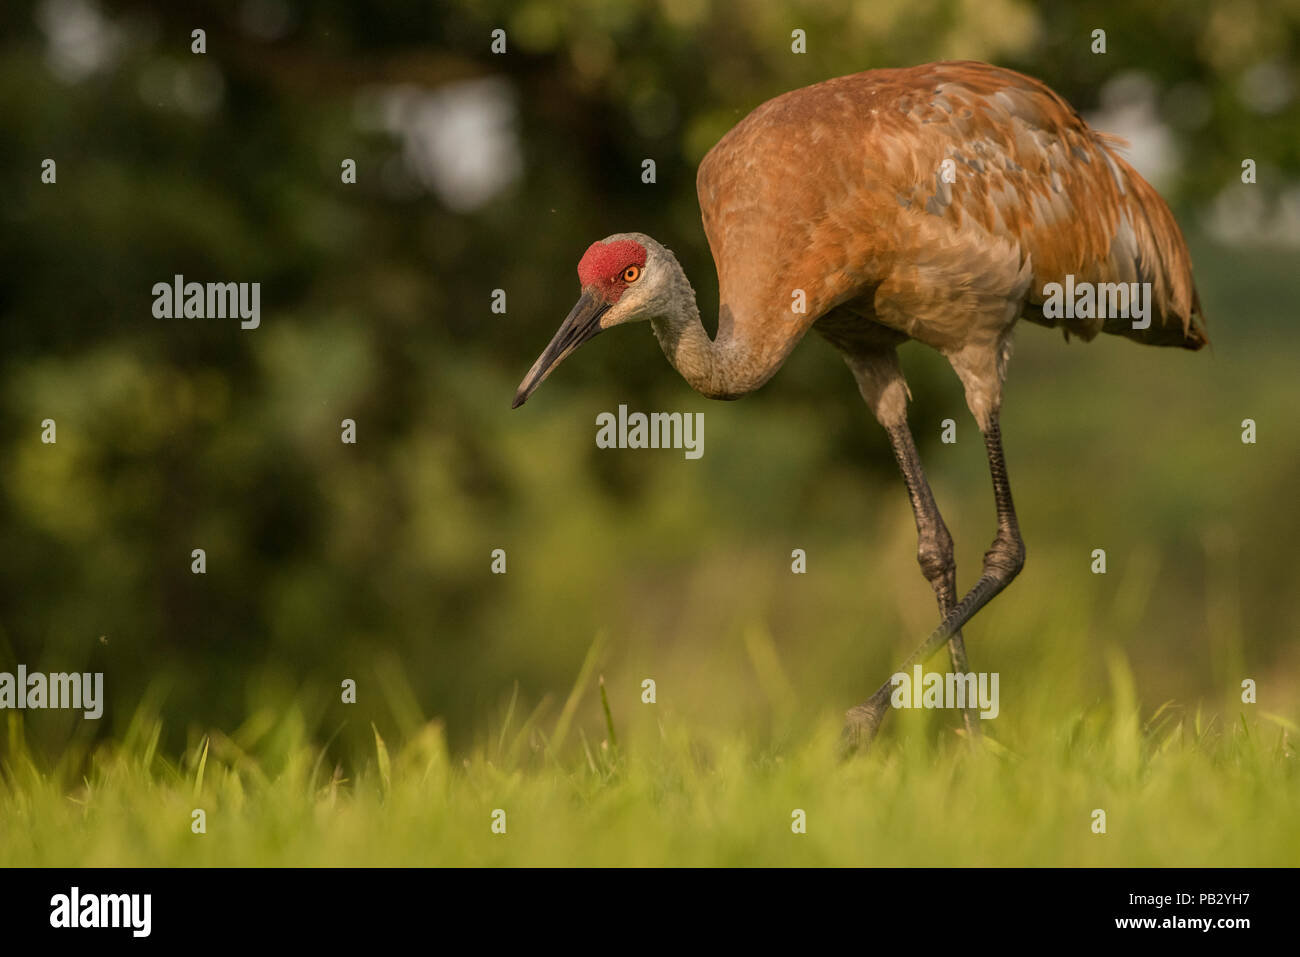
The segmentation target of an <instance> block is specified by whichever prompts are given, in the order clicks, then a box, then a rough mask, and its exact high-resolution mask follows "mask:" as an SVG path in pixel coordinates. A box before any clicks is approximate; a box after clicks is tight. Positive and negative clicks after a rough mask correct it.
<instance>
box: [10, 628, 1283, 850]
mask: <svg viewBox="0 0 1300 957" xmlns="http://www.w3.org/2000/svg"><path fill="white" fill-rule="evenodd" d="M590 660H594V656H589V661H590ZM1109 665H1110V682H1111V693H1110V694H1109V696H1107V697H1106V698H1105V699H1103V700H1100V701H1098V702H1096V703H1095V704H1094V705H1093V706H1091V707H1089V708H1087V709H1084V710H1075V709H1072V708H1069V707H1064V708H1063V709H1062V710H1060V711H1058V712H1057V713H1054V714H1047V713H1043V712H1042V710H1041V709H1042V708H1043V707H1049V708H1050V702H1051V701H1052V700H1054V699H1053V698H1052V697H1051V696H1050V695H1042V696H1039V697H1038V698H1037V700H1036V705H1035V706H1034V707H1033V708H1029V709H1026V708H1020V709H1019V712H1020V715H1021V717H1020V718H1019V719H1017V718H1016V717H1014V712H1015V711H1016V709H1014V708H1012V709H1008V708H1007V704H1008V702H1007V699H1006V696H1005V693H1004V699H1003V708H1004V716H1003V717H1000V718H998V719H995V720H993V721H989V722H985V724H986V725H988V726H989V733H988V734H987V735H986V737H985V743H984V744H976V745H974V746H972V745H971V744H970V743H969V742H968V741H967V740H965V739H964V738H963V737H962V736H961V735H959V734H957V733H956V732H955V731H953V730H952V729H953V727H955V721H954V720H953V716H952V714H951V713H935V712H927V713H902V712H900V713H898V714H894V715H891V716H890V718H889V722H888V725H887V727H888V730H887V731H886V732H885V733H884V734H883V735H882V737H881V739H880V740H879V741H878V743H877V746H876V747H875V748H874V749H873V750H872V751H871V752H870V753H869V754H867V755H865V756H862V757H859V758H855V759H852V760H849V761H841V760H839V759H838V758H837V743H838V724H837V723H836V722H835V721H834V720H833V718H832V716H831V715H829V714H828V715H824V716H823V719H822V720H819V721H817V722H815V723H813V724H811V725H809V726H808V727H806V728H803V729H801V730H796V731H791V732H789V733H788V734H785V735H778V740H775V741H769V742H768V743H766V744H763V745H757V744H755V743H753V738H752V736H750V735H746V734H744V733H740V732H735V731H731V732H714V731H709V730H707V729H706V728H705V727H702V726H699V725H692V724H690V723H687V722H686V721H684V720H681V719H678V718H675V717H673V715H672V714H671V711H670V710H664V711H659V710H657V709H658V708H659V706H658V705H643V706H642V707H643V708H644V709H645V711H646V712H654V713H646V714H643V716H642V717H640V718H639V719H638V720H636V721H634V722H632V725H633V727H631V728H627V729H616V728H615V726H614V717H613V714H612V711H611V709H610V708H609V707H608V705H607V704H605V703H604V702H602V700H601V699H602V695H601V694H599V693H598V692H597V689H596V682H595V681H594V680H592V677H591V676H590V673H589V670H588V669H584V673H583V675H582V676H581V685H580V686H579V687H575V689H574V693H573V694H572V695H571V696H570V698H569V701H568V702H567V703H566V706H565V708H564V709H563V710H562V711H561V713H560V714H559V716H558V717H555V718H553V719H551V720H546V721H543V720H541V719H540V717H539V712H538V711H537V710H534V713H533V714H532V715H530V716H528V717H522V713H523V709H521V708H520V707H518V701H517V700H515V699H512V700H511V702H510V703H509V705H508V706H507V708H506V712H505V715H504V716H503V718H502V721H501V723H500V727H499V728H498V729H497V731H496V732H495V733H494V734H493V735H492V737H491V739H490V740H487V741H485V743H484V744H483V745H481V746H480V747H478V748H477V749H475V751H474V752H473V753H472V754H470V755H468V756H466V757H464V758H462V759H459V760H454V759H453V758H452V757H451V756H450V755H449V753H448V748H447V746H446V743H445V738H444V733H443V728H442V726H441V724H440V723H439V722H436V721H435V722H429V723H426V724H424V725H423V726H421V727H418V728H416V729H415V730H414V731H413V732H412V733H410V734H409V735H406V736H405V737H404V740H402V741H400V742H398V741H385V740H384V739H383V737H382V736H381V735H380V733H379V731H377V730H372V734H371V740H372V742H373V748H372V750H371V751H370V752H369V754H367V755H356V756H355V758H356V759H357V765H358V769H357V771H356V772H355V774H354V775H351V776H349V775H346V774H345V773H344V772H343V770H342V769H341V767H340V765H339V764H338V763H337V762H336V757H335V756H333V755H332V754H331V748H330V747H316V746H312V745H311V744H309V743H308V741H307V739H306V737H305V734H304V731H303V722H302V720H301V718H300V717H299V716H298V715H296V714H295V713H294V712H292V711H290V713H287V714H285V715H282V716H280V717H279V718H278V719H277V720H275V721H272V720H270V719H269V716H268V715H262V716H261V718H260V719H258V720H255V721H250V723H249V724H248V725H246V726H245V727H244V728H241V729H240V730H239V731H238V732H237V733H236V734H234V735H232V736H227V735H225V734H222V733H220V732H217V731H213V732H211V733H210V734H208V735H204V736H202V737H201V738H200V739H198V740H196V741H195V742H194V744H193V745H192V746H191V747H190V748H189V749H187V751H186V753H185V754H183V755H181V756H180V757H179V759H178V760H170V759H168V758H167V757H165V756H164V755H162V754H160V753H159V752H158V750H157V744H158V741H159V740H160V737H161V731H162V727H161V722H160V721H159V720H158V719H157V718H155V717H151V716H149V715H148V714H147V713H146V712H145V711H144V710H143V709H142V710H141V712H140V713H138V714H137V716H136V720H135V721H133V722H132V724H131V728H130V731H129V733H128V734H127V735H126V736H125V739H124V740H123V741H121V742H118V743H113V744H106V745H102V746H100V747H98V748H97V749H95V750H93V751H92V752H91V753H89V754H78V753H76V751H75V749H74V750H70V751H69V752H68V753H66V754H65V755H64V758H63V760H62V761H61V762H60V763H59V764H58V765H56V766H54V767H52V768H50V769H47V770H45V771H44V772H42V771H38V770H37V766H36V763H35V762H34V760H33V758H32V757H31V756H29V755H28V754H26V752H25V750H24V748H23V746H22V742H21V734H22V731H21V724H20V721H19V720H18V719H17V718H16V716H15V715H14V714H13V713H10V715H9V719H10V723H9V742H8V744H9V755H10V756H9V758H8V760H7V761H5V762H4V765H3V774H2V776H0V863H2V864H4V865H6V866H14V865H37V866H47V865H91V866H108V865H197V866H223V865H272V866H278V865H307V866H315V865H452V866H460V865H952V864H955V865H981V864H987V865H1049V866H1061V865H1086V866H1093V865H1097V866H1100V865H1139V866H1154V865H1294V864H1295V862H1296V861H1297V860H1300V771H1298V770H1297V761H1296V752H1295V740H1296V735H1297V733H1300V731H1298V729H1297V727H1296V725H1295V724H1294V723H1293V722H1291V721H1290V720H1289V719H1286V718H1283V717H1280V716H1276V715H1269V714H1266V713H1263V712H1259V711H1255V710H1253V708H1252V706H1249V705H1245V706H1243V709H1245V710H1243V711H1242V712H1241V713H1240V714H1238V715H1237V716H1236V717H1234V718H1233V719H1232V720H1231V721H1230V722H1226V723H1222V724H1221V723H1220V722H1219V721H1217V720H1213V719H1208V718H1206V717H1204V716H1203V715H1202V714H1200V713H1198V712H1196V711H1187V710H1185V709H1182V708H1179V707H1177V706H1175V705H1172V704H1170V705H1165V706H1163V707H1160V708H1158V709H1154V711H1153V713H1152V714H1150V715H1149V716H1147V717H1146V718H1142V717H1141V716H1140V715H1139V710H1140V708H1139V705H1138V703H1137V701H1136V700H1135V697H1134V694H1135V689H1134V685H1133V679H1132V676H1131V674H1130V672H1129V670H1128V669H1127V666H1126V665H1125V663H1124V662H1123V660H1122V658H1120V657H1119V656H1118V654H1116V653H1112V654H1111V656H1110V660H1109ZM601 690H602V691H603V689H601ZM1055 700H1058V701H1059V699H1055ZM1007 711H1010V712H1012V714H1011V715H1007V714H1006V713H1005V712H1007ZM587 719H590V720H587ZM588 726H589V727H591V728H592V729H593V733H592V734H588V733H587V731H586V727H588ZM567 728H575V730H569V731H566V729H567ZM597 729H599V730H597ZM618 732H621V733H618ZM616 734H617V737H616ZM566 737H567V738H568V739H569V740H568V741H567V742H565V741H563V740H561V739H563V738H566ZM1008 740H1014V744H1007V743H1006V742H1007V741H1008ZM1000 742H1001V743H1000ZM78 767H80V768H81V769H82V770H83V771H84V773H83V774H81V775H80V776H76V772H75V771H74V768H78ZM195 808H202V809H204V810H205V812H206V816H207V832H206V833H205V834H194V833H192V831H191V814H192V811H193V809H195ZM796 808H798V809H802V810H804V811H805V812H806V815H807V833H805V834H795V833H793V832H792V829H791V822H792V813H793V811H794V810H795V809H796ZM1097 808H1101V809H1103V810H1105V812H1106V819H1107V820H1106V823H1107V829H1106V833H1105V834H1096V833H1094V832H1093V829H1092V823H1093V817H1092V813H1093V811H1094V809H1097ZM496 809H502V810H504V811H505V814H506V817H505V822H506V832H505V833H504V834H494V833H493V831H492V815H493V812H494V811H495V810H496Z"/></svg>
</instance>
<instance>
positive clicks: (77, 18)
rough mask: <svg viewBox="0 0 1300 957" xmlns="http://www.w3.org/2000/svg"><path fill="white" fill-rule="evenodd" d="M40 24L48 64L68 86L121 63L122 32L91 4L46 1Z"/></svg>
mask: <svg viewBox="0 0 1300 957" xmlns="http://www.w3.org/2000/svg"><path fill="white" fill-rule="evenodd" d="M36 23H37V25H38V26H39V27H40V28H41V32H43V33H44V34H45V36H46V39H47V41H48V43H47V47H46V51H45V60H46V63H48V64H49V67H50V72H51V73H53V74H54V75H55V76H56V77H58V78H59V79H60V80H62V81H63V82H64V83H76V82H78V81H80V80H84V79H86V78H87V77H89V76H92V75H93V74H95V73H98V72H99V71H100V70H104V69H107V68H108V67H110V66H112V65H113V63H115V62H116V61H117V57H118V52H119V50H120V48H121V46H122V32H121V31H120V30H119V29H118V28H117V27H116V26H114V25H113V24H112V23H111V22H109V21H108V20H106V19H105V18H104V16H103V15H102V14H101V13H100V12H99V7H97V6H95V5H94V4H93V3H89V2H87V0H43V2H42V3H41V5H40V6H39V7H37V8H36Z"/></svg>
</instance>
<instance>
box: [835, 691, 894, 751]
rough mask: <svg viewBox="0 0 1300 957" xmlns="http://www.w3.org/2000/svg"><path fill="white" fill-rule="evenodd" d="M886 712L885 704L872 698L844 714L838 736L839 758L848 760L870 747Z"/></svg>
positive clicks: (887, 707) (886, 705) (887, 708)
mask: <svg viewBox="0 0 1300 957" xmlns="http://www.w3.org/2000/svg"><path fill="white" fill-rule="evenodd" d="M888 710H889V706H888V704H887V703H886V702H880V701H877V700H876V699H875V698H874V697H873V698H870V699H868V700H867V701H864V702H863V703H862V704H860V705H858V706H857V707H856V708H850V709H849V710H848V711H847V712H845V714H844V732H843V734H842V735H841V736H840V756H841V757H843V758H848V757H851V756H853V755H854V754H858V753H861V752H863V751H866V750H867V748H869V747H871V742H872V741H873V740H875V737H876V732H877V731H879V730H880V723H881V722H882V721H884V720H885V713H886V712H887V711H888Z"/></svg>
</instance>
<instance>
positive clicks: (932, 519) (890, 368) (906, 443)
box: [846, 349, 980, 736]
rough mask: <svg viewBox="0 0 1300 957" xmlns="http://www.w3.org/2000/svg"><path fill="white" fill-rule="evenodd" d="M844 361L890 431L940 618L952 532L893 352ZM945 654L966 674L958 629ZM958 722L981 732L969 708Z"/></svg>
mask: <svg viewBox="0 0 1300 957" xmlns="http://www.w3.org/2000/svg"><path fill="white" fill-rule="evenodd" d="M846 361H847V362H848V365H849V368H850V369H851V370H852V371H853V377H854V378H855V379H856V380H857V382H858V390H859V391H860V392H861V393H862V398H863V400H864V401H865V402H866V403H867V407H868V408H870V409H871V412H872V414H873V415H874V416H875V417H876V420H877V421H878V422H879V423H880V424H881V426H882V427H883V428H884V430H885V432H886V433H887V434H888V435H889V442H890V445H892V446H893V449H894V459H895V461H897V462H898V470H899V471H900V472H901V473H902V474H903V482H904V483H905V484H906V485H907V495H908V498H909V499H911V502H912V515H913V517H914V518H915V519H916V560H917V562H918V564H920V566H921V574H923V575H924V576H925V579H926V581H928V582H929V583H930V587H931V588H933V589H934V595H935V599H936V600H937V601H938V604H939V616H940V618H941V619H943V618H946V617H947V616H948V615H949V614H951V612H952V609H953V608H954V607H955V606H956V604H957V563H956V561H955V560H954V559H953V554H952V536H951V535H950V534H949V533H948V526H947V525H945V524H944V521H943V516H942V515H941V514H940V513H939V506H938V505H937V504H936V503H935V500H934V493H933V492H932V491H931V490H930V483H929V482H928V481H927V480H926V477H925V469H924V468H922V467H921V456H920V454H919V453H918V452H917V449H916V442H915V440H914V439H913V438H912V430H911V429H910V428H908V425H907V398H908V392H907V382H906V381H905V380H904V379H903V371H902V369H901V368H900V367H899V364H898V353H897V352H895V351H894V350H893V349H889V350H882V351H880V352H873V353H870V354H867V355H855V356H852V357H847V358H846ZM948 653H949V657H950V658H951V659H952V668H953V671H954V672H955V673H957V674H968V673H969V672H970V666H969V665H968V663H967V660H966V644H965V642H964V641H963V640H962V635H961V629H960V628H959V629H957V630H956V631H954V632H953V633H952V636H951V637H949V639H948ZM962 720H963V721H964V723H965V725H966V732H967V734H969V735H972V736H976V735H978V734H979V733H980V728H979V719H978V717H977V715H976V714H975V709H974V708H973V707H967V708H965V709H964V710H963V712H962Z"/></svg>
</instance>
